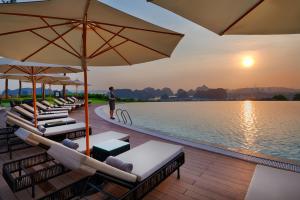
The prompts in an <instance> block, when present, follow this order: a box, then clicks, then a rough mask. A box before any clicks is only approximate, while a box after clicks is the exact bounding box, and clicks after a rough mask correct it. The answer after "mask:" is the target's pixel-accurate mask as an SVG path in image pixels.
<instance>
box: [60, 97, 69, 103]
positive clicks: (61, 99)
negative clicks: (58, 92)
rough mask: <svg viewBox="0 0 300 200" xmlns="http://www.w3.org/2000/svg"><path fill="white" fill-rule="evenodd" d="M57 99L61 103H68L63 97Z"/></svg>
mask: <svg viewBox="0 0 300 200" xmlns="http://www.w3.org/2000/svg"><path fill="white" fill-rule="evenodd" d="M58 100H59V101H61V102H63V103H68V102H67V101H66V100H65V99H63V98H59V99H58Z"/></svg>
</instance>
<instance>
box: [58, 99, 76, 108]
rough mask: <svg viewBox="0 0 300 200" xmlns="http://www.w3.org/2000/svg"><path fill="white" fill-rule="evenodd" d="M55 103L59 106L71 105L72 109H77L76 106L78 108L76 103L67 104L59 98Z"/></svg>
mask: <svg viewBox="0 0 300 200" xmlns="http://www.w3.org/2000/svg"><path fill="white" fill-rule="evenodd" d="M54 103H56V104H57V105H58V106H69V107H71V108H72V109H75V108H76V105H74V104H65V103H64V102H61V101H60V100H58V99H54Z"/></svg>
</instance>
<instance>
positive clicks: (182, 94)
mask: <svg viewBox="0 0 300 200" xmlns="http://www.w3.org/2000/svg"><path fill="white" fill-rule="evenodd" d="M176 96H177V98H181V99H184V98H188V97H189V95H188V93H187V92H186V91H185V90H183V89H179V90H178V91H177V94H176Z"/></svg>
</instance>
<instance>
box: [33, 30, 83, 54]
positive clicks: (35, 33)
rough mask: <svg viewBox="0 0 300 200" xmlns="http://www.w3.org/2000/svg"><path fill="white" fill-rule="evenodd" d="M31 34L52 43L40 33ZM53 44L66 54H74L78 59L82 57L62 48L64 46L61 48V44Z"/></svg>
mask: <svg viewBox="0 0 300 200" xmlns="http://www.w3.org/2000/svg"><path fill="white" fill-rule="evenodd" d="M30 32H32V33H33V34H35V35H37V36H39V37H40V38H42V39H44V40H46V41H47V42H51V40H49V39H47V38H45V37H44V36H42V35H40V34H39V33H37V32H35V31H30ZM53 44H54V45H55V46H57V47H59V48H61V49H63V50H64V51H66V52H68V53H70V54H72V55H73V56H75V57H77V58H80V56H78V55H76V54H75V53H73V52H71V51H69V50H68V49H66V48H64V47H62V46H60V45H59V44H56V43H55V42H54V43H53Z"/></svg>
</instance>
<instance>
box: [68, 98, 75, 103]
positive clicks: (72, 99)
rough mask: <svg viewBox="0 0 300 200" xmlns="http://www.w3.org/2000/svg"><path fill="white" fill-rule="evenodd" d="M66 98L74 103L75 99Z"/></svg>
mask: <svg viewBox="0 0 300 200" xmlns="http://www.w3.org/2000/svg"><path fill="white" fill-rule="evenodd" d="M67 99H68V100H69V101H70V102H72V103H75V100H74V99H72V98H71V97H67Z"/></svg>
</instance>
